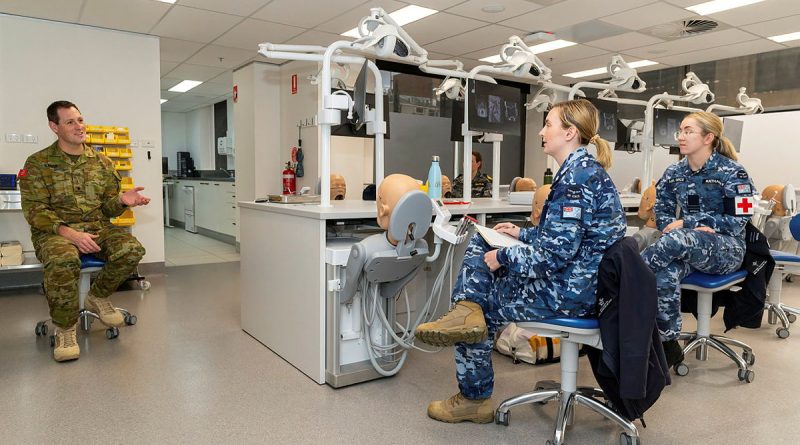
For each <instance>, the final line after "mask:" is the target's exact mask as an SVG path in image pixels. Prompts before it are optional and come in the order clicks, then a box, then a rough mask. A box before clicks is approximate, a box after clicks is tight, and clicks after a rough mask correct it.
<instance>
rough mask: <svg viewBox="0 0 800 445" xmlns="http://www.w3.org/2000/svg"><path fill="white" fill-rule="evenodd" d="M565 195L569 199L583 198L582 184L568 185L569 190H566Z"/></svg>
mask: <svg viewBox="0 0 800 445" xmlns="http://www.w3.org/2000/svg"><path fill="white" fill-rule="evenodd" d="M564 196H565V197H566V198H567V199H569V200H577V199H581V196H582V193H581V186H579V185H568V186H567V190H566V191H565V192H564Z"/></svg>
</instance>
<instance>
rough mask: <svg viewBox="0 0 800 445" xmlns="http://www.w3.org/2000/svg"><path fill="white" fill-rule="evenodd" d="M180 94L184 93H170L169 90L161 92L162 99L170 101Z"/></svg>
mask: <svg viewBox="0 0 800 445" xmlns="http://www.w3.org/2000/svg"><path fill="white" fill-rule="evenodd" d="M180 94H183V93H175V92H173V91H169V90H161V98H162V99H167V100H170V99H172V98H174V97H177V96H178V95H180Z"/></svg>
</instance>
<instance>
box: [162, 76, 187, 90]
mask: <svg viewBox="0 0 800 445" xmlns="http://www.w3.org/2000/svg"><path fill="white" fill-rule="evenodd" d="M161 75H162V76H163V75H164V73H161ZM181 81H183V79H178V78H174V77H162V78H161V89H162V90H168V89H170V88H172V87H174V86H175V85H177V84H179V83H180V82H181Z"/></svg>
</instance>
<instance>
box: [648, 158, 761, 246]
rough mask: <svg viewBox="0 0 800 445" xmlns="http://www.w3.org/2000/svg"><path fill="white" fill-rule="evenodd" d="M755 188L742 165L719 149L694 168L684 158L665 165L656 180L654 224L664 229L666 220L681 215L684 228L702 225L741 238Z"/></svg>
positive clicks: (667, 222)
mask: <svg viewBox="0 0 800 445" xmlns="http://www.w3.org/2000/svg"><path fill="white" fill-rule="evenodd" d="M755 191H756V190H755V186H754V185H753V181H752V180H751V179H750V176H749V175H748V174H747V171H745V169H744V167H742V166H741V165H740V164H739V163H737V162H735V161H733V160H731V159H729V158H727V157H725V156H723V155H721V154H719V153H716V152H714V153H712V154H711V157H710V158H708V161H706V163H705V164H704V165H703V167H701V168H700V170H698V171H696V172H693V171H692V169H691V168H690V167H689V161H688V159H686V158H684V159H682V160H681V161H679V162H678V163H676V164H673V165H671V166H669V167H667V169H666V171H664V175H662V176H661V179H659V181H658V183H657V184H656V204H655V208H654V210H655V212H656V224H657V225H658V229H659V230H664V227H666V226H667V225H668V224H669V223H671V222H673V221H675V220H676V219H683V227H684V228H686V229H694V228H697V227H699V226H705V227H710V228H712V229H714V231H716V232H717V233H721V234H723V235H729V236H733V237H737V238H742V239H744V226H745V224H747V221H749V220H750V216H752V214H753V212H752V208H753V205H754V204H755V200H754V199H753V194H754V193H755ZM676 215H677V218H676Z"/></svg>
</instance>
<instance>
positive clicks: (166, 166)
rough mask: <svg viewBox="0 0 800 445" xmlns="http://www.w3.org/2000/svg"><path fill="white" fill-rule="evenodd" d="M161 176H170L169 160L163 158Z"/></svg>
mask: <svg viewBox="0 0 800 445" xmlns="http://www.w3.org/2000/svg"><path fill="white" fill-rule="evenodd" d="M161 174H162V175H168V174H169V158H168V157H166V156H163V157H162V158H161Z"/></svg>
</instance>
